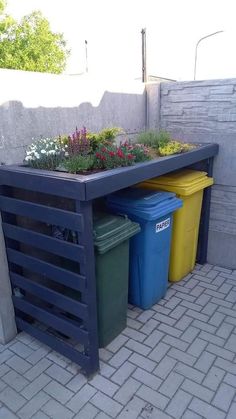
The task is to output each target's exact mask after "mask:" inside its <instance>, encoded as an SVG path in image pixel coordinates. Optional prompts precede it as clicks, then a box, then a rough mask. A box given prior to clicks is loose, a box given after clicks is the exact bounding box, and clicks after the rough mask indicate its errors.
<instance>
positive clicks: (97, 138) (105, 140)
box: [87, 127, 122, 151]
mask: <svg viewBox="0 0 236 419" xmlns="http://www.w3.org/2000/svg"><path fill="white" fill-rule="evenodd" d="M121 132H122V129H121V128H118V127H113V128H104V129H103V130H101V131H99V132H98V133H95V132H88V133H87V138H88V139H89V141H90V144H91V147H92V149H93V150H94V151H96V149H97V148H98V147H100V146H101V145H111V144H113V143H114V140H115V138H116V136H117V135H118V134H120V133H121Z"/></svg>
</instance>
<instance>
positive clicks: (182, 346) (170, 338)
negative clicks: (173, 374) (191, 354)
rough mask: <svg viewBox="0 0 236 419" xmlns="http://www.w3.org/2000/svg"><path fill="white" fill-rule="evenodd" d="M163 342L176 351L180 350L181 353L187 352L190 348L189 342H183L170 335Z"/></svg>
mask: <svg viewBox="0 0 236 419" xmlns="http://www.w3.org/2000/svg"><path fill="white" fill-rule="evenodd" d="M162 341H163V342H164V343H167V344H168V345H171V346H173V347H174V348H176V349H180V350H181V351H186V349H187V347H188V346H189V344H188V343H187V342H183V341H182V340H181V339H178V338H174V337H173V336H170V335H167V336H165V337H164V338H163V340H162Z"/></svg>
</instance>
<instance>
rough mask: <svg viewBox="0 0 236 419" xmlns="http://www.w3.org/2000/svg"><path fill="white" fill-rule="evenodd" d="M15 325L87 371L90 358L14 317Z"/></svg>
mask: <svg viewBox="0 0 236 419" xmlns="http://www.w3.org/2000/svg"><path fill="white" fill-rule="evenodd" d="M16 325H17V327H18V328H19V329H20V330H24V331H25V332H26V333H28V334H29V335H31V336H33V337H34V338H36V339H38V340H39V341H40V342H43V343H44V344H45V345H48V346H49V347H50V348H52V349H54V350H55V351H57V352H59V353H61V354H62V355H64V356H66V357H67V358H69V359H70V360H71V361H73V362H75V363H77V364H79V365H80V366H81V367H82V368H83V369H84V370H86V371H87V370H89V367H90V358H89V357H88V356H86V355H84V354H82V353H81V352H79V351H77V350H76V349H74V348H72V347H71V346H70V345H69V344H67V343H66V342H65V341H63V340H61V339H58V338H57V337H56V336H52V335H50V334H49V333H48V332H45V331H42V330H40V329H38V328H37V327H36V326H33V325H32V324H29V323H27V322H26V321H24V320H22V319H21V318H20V317H18V316H16Z"/></svg>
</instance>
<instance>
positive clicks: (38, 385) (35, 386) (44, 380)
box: [21, 374, 51, 400]
mask: <svg viewBox="0 0 236 419" xmlns="http://www.w3.org/2000/svg"><path fill="white" fill-rule="evenodd" d="M50 381H51V378H50V377H48V376H47V375H46V374H41V375H40V376H39V377H37V378H36V379H35V380H34V381H33V382H32V383H30V384H29V385H27V386H26V387H25V388H24V390H23V391H22V392H21V394H22V396H24V397H25V398H26V399H27V400H30V399H31V398H32V397H33V396H35V395H36V394H37V393H39V391H40V390H42V389H43V388H44V387H45V386H46V385H47V384H48V383H49V382H50Z"/></svg>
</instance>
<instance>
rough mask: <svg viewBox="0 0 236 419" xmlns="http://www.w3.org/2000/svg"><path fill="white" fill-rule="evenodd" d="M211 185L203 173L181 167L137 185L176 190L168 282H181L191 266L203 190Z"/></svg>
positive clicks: (211, 181) (196, 239)
mask: <svg viewBox="0 0 236 419" xmlns="http://www.w3.org/2000/svg"><path fill="white" fill-rule="evenodd" d="M212 184H213V178H210V177H207V173H206V172H199V171H196V170H189V169H184V170H181V171H178V172H172V173H169V174H167V175H164V176H160V177H157V178H153V179H149V180H147V181H145V182H142V183H140V184H139V185H138V186H140V187H142V188H143V187H145V188H149V189H161V190H165V191H170V192H174V193H176V195H177V196H178V198H180V199H182V200H183V207H182V208H180V209H179V210H177V211H176V212H175V213H174V219H173V233H172V244H171V255H170V269H169V281H171V282H177V281H180V280H181V279H182V278H183V277H184V276H185V275H187V274H188V273H189V272H191V271H192V270H193V268H194V265H195V261H196V253H197V242H198V231H199V223H200V215H201V207H202V197H203V189H204V188H206V187H208V186H210V185H212Z"/></svg>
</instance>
